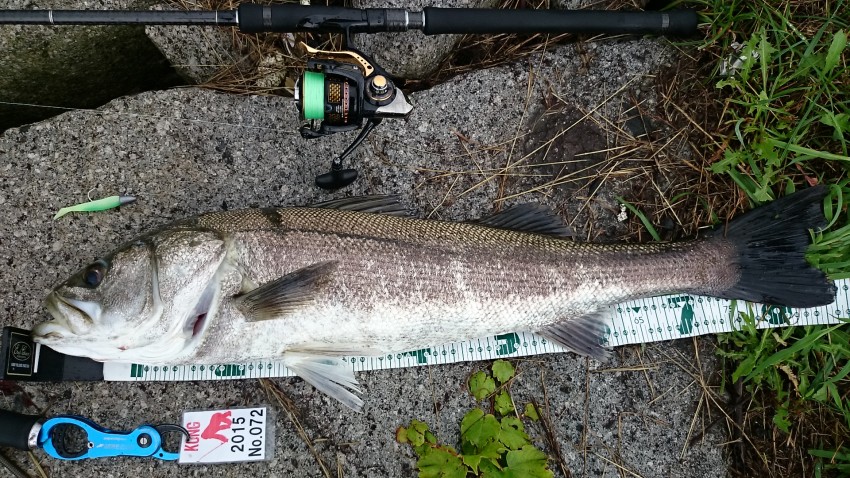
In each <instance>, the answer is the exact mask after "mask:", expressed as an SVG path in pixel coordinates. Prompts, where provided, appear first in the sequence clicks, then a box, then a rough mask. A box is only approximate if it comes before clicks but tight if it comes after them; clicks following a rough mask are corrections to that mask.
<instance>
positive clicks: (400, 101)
mask: <svg viewBox="0 0 850 478" xmlns="http://www.w3.org/2000/svg"><path fill="white" fill-rule="evenodd" d="M304 46H305V47H306V45H304ZM306 48H307V52H308V53H310V54H313V55H316V57H314V58H310V59H309V60H307V68H306V70H305V71H304V74H303V75H302V76H301V78H299V80H298V82H297V83H296V85H295V100H296V105H297V107H298V111H299V114H300V116H301V119H302V120H304V121H305V123H304V124H303V125H302V126H301V128H300V129H299V132H300V133H301V136H302V137H303V138H305V139H315V138H321V137H323V136H327V135H330V134H334V133H341V132H345V131H352V130H355V129H361V128H362V130H361V131H360V134H358V135H357V137H356V138H355V139H354V141H352V143H351V144H350V145H348V147H347V148H345V150H344V151H343V152H342V154H340V155H339V156H338V157H336V158H334V160H333V162H332V163H331V170H330V172H328V173H325V174H321V175H319V176H317V177H316V185H317V186H319V187H320V188H323V189H338V188H341V187H344V186H347V185H349V184H351V183H352V182H353V181H354V180H355V179H357V171H356V170H355V169H350V168H349V169H343V167H342V161H343V160H344V159H345V158H346V157H347V156H349V155H350V154H351V153H352V152H353V151H354V149H356V148H357V146H359V145H360V143H362V142H363V140H364V139H366V136H368V134H369V133H370V132H371V131H372V130H373V129H374V128H375V126H377V125H378V124H380V123H381V121H382V120H383V119H384V118H399V117H404V116H407V114H408V113H410V111H411V110H412V109H413V107H412V106H411V105H410V104H409V103H408V102H407V99H406V98H405V97H404V93H402V91H401V90H399V89H398V88H397V87H396V86H395V83H394V82H393V80H392V79H391V78H390V75H389V74H388V73H387V72H386V71H384V70H383V69H381V68H380V67H377V66H375V65H374V62H372V61H371V60H369V59H368V58H367V57H366V55H364V54H362V53H360V52H358V51H356V50H350V51H339V52H328V51H321V50H315V49H312V48H309V47H306ZM320 55H321V56H323V57H320Z"/></svg>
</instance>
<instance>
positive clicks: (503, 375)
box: [493, 359, 516, 385]
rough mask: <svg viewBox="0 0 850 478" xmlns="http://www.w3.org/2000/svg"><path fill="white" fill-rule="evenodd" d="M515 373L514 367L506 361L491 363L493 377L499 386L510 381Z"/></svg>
mask: <svg viewBox="0 0 850 478" xmlns="http://www.w3.org/2000/svg"><path fill="white" fill-rule="evenodd" d="M515 373H516V370H515V369H514V366H513V365H512V364H511V363H510V362H508V361H507V360H501V359H499V360H496V361H495V362H493V377H495V379H496V380H498V381H499V384H500V385H501V384H504V383H506V382H507V381H508V380H510V379H511V378H512V377H513V376H514V374H515Z"/></svg>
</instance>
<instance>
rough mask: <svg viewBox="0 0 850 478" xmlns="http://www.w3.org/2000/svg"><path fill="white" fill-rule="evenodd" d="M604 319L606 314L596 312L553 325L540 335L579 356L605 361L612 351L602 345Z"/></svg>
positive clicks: (541, 331) (540, 332)
mask: <svg viewBox="0 0 850 478" xmlns="http://www.w3.org/2000/svg"><path fill="white" fill-rule="evenodd" d="M604 317H605V312H603V311H596V312H592V313H590V314H587V315H583V316H581V317H578V318H575V319H569V320H565V321H563V322H560V323H557V324H555V325H551V326H549V327H546V328H545V329H543V330H540V331H538V333H539V334H540V335H542V336H543V337H546V338H547V339H549V340H551V341H552V342H555V343H557V344H558V345H560V346H562V347H564V348H567V349H570V350H572V351H573V352H575V353H577V354H580V355H587V356H589V357H591V358H594V359H596V360H599V361H603V360H606V359H608V357H609V356H610V349H608V348H606V347H604V346H602V344H601V343H600V339H601V338H602V336H603V335H604V333H605V322H604V320H603V319H604Z"/></svg>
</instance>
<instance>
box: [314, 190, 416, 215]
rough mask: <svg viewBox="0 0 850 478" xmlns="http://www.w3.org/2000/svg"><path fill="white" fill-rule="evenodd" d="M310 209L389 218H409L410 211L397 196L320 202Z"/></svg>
mask: <svg viewBox="0 0 850 478" xmlns="http://www.w3.org/2000/svg"><path fill="white" fill-rule="evenodd" d="M311 207H320V208H323V209H339V210H341V211H356V212H370V213H373V214H386V215H389V216H399V217H409V216H410V211H408V210H407V208H406V207H404V206H403V205H402V204H401V202H400V201H399V199H398V196H381V195H372V196H355V197H350V198H342V199H333V200H330V201H325V202H320V203H318V204H314V205H312V206H311Z"/></svg>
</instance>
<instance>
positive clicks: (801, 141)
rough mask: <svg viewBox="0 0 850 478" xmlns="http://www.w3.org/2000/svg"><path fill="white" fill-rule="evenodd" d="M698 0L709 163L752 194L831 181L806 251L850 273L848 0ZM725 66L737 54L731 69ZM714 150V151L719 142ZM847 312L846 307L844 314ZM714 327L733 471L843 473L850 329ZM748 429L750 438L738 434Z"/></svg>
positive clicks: (759, 196)
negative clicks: (709, 114)
mask: <svg viewBox="0 0 850 478" xmlns="http://www.w3.org/2000/svg"><path fill="white" fill-rule="evenodd" d="M694 3H697V4H698V5H699V6H700V7H701V8H702V10H703V12H704V14H705V19H706V20H707V22H708V27H707V35H706V38H707V40H706V41H705V42H704V43H703V44H702V45H699V48H700V50H701V51H702V53H701V54H702V56H703V61H705V60H708V61H709V62H710V63H711V64H713V65H718V66H716V67H715V70H714V72H713V74H714V75H715V76H713V78H717V77H718V76H719V75H720V74H721V73H723V72H722V70H721V68H722V67H721V66H720V65H723V64H724V63H725V64H726V72H725V76H722V77H721V79H720V80H719V81H717V82H716V83H715V85H714V87H715V88H716V90H717V92H718V101H721V102H722V114H721V116H720V121H719V123H718V125H717V127H716V128H715V129H714V131H712V132H711V134H712V136H713V137H714V143H713V144H711V145H709V146H708V147H709V148H711V149H712V150H716V148H715V147H714V145H716V144H717V143H719V144H722V145H724V147H723V148H722V153H720V154H719V155H716V156H715V158H716V160H715V161H713V162H711V164H710V165H709V168H710V170H711V172H712V173H713V174H716V175H725V176H727V177H729V178H730V179H731V180H732V181H734V184H735V185H736V186H737V187H738V188H740V190H742V191H744V192H745V193H746V196H747V197H748V198H749V200H750V201H751V202H752V203H754V204H758V203H761V202H765V201H768V200H770V199H772V198H774V197H775V196H776V195H777V194H779V193H788V192H792V191H793V190H795V189H796V188H799V187H800V186H801V185H804V184H810V185H813V184H817V183H822V184H827V185H829V188H830V194H829V197H828V199H827V200H826V201H825V206H824V211H825V214H826V218H827V221H828V222H829V227H828V229H827V230H826V231H825V232H819V233H816V234H815V235H814V238H813V239H814V245H813V246H812V248H811V249H810V251H809V260H810V262H812V263H813V264H814V265H816V266H817V267H819V268H821V269H822V270H824V271H826V272H827V273H828V274H829V275H830V277H832V278H835V279H839V278H847V277H850V220H848V210H847V201H848V198H850V180H848V174H847V173H848V168H850V157H848V146H847V142H848V139H850V95H848V93H850V75H848V70H847V66H848V65H847V63H848V58H850V54H848V48H847V34H848V26H850V15H848V13H847V11H848V5H846V3H845V2H844V1H823V2H802V1H788V2H776V1H765V0H759V1H752V2H750V1H747V2H721V1H711V0H709V1H704V2H694ZM730 64H735V65H734V66H735V67H734V68H733V69H730V68H729V65H730ZM715 154H716V151H715ZM845 315H846V314H845ZM744 317H745V325H744V327H742V329H741V330H740V331H737V332H734V333H730V334H725V335H721V336H720V337H718V342H719V348H718V353H719V354H720V356H721V357H722V358H723V364H724V365H723V366H724V369H725V372H724V374H723V375H724V378H725V380H727V383H726V386H727V388H728V389H729V390H730V392H731V395H732V396H733V400H732V403H731V404H730V408H731V409H732V410H733V411H737V412H738V413H733V414H730V416H736V417H737V418H736V421H737V422H738V423H736V424H734V425H735V426H734V427H730V429H733V430H740V432H736V434H738V435H739V436H738V438H739V439H737V440H733V444H732V445H731V446H730V452H731V456H732V457H733V462H734V468H733V471H734V474H735V475H737V476H836V475H843V474H847V473H850V402H848V394H850V377H848V375H850V333H848V332H849V331H850V329H848V326H847V324H839V325H835V326H807V327H787V328H781V329H759V328H757V327H756V319H758V318H759V314H744ZM743 434H746V435H747V436H746V439H740V438H741V435H743Z"/></svg>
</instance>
